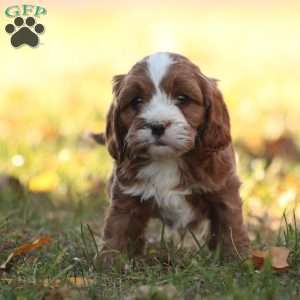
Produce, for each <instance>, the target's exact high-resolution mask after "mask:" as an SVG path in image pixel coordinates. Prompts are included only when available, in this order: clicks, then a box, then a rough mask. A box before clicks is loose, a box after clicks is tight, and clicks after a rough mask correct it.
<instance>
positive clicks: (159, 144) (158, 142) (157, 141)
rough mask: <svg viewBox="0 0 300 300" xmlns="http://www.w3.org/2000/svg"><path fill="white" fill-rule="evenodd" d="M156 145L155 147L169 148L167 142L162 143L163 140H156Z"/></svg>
mask: <svg viewBox="0 0 300 300" xmlns="http://www.w3.org/2000/svg"><path fill="white" fill-rule="evenodd" d="M154 145H155V146H160V147H167V146H168V145H167V144H166V143H165V142H163V141H161V140H156V141H155V142H154Z"/></svg>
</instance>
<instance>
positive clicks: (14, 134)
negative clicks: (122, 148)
mask: <svg viewBox="0 0 300 300" xmlns="http://www.w3.org/2000/svg"><path fill="white" fill-rule="evenodd" d="M48 2H49V3H48V5H47V9H48V15H47V16H45V17H44V18H43V20H41V21H43V22H42V23H43V24H44V25H45V27H46V32H45V34H44V35H43V36H41V40H42V45H41V46H40V47H39V48H37V49H30V48H29V47H23V48H20V49H17V50H16V49H12V47H11V45H10V43H9V39H8V37H7V36H6V35H5V34H3V35H1V36H0V42H1V47H2V48H1V57H0V63H1V68H2V69H1V70H2V73H3V74H5V76H2V77H1V78H0V170H1V173H0V263H2V262H4V261H5V260H6V258H7V256H8V255H9V254H10V253H11V252H12V251H13V250H14V249H15V248H16V247H18V246H20V245H22V244H23V243H28V242H30V241H34V240H35V239H36V238H38V237H40V236H41V235H43V234H49V235H51V236H52V238H53V240H52V243H50V244H49V245H45V246H43V247H42V248H40V249H37V250H35V251H33V252H31V253H28V254H26V255H23V256H20V257H18V258H15V259H13V261H12V263H11V265H10V268H9V270H7V271H6V272H4V271H0V300H2V299H3V300H7V299H8V300H10V299H22V300H23V299H30V300H36V299H45V300H52V299H55V300H56V299H58V300H60V299H125V298H126V297H127V296H128V297H129V298H128V299H130V297H131V298H132V299H134V297H135V296H136V297H138V294H139V293H140V294H142V295H140V299H166V298H167V296H166V295H164V293H167V294H169V296H168V297H169V298H170V299H175V298H176V297H175V296H174V295H173V296H172V293H173V294H174V291H173V290H174V287H176V293H178V294H179V296H178V297H179V298H181V299H182V298H183V299H189V300H193V299H235V300H236V299H251V300H254V299H279V300H281V299H300V295H299V293H300V292H299V289H300V287H299V285H300V283H299V282H300V280H299V279H300V269H299V262H300V259H299V258H300V231H299V225H297V224H299V221H298V223H297V220H299V216H300V209H299V207H298V199H299V193H300V184H299V180H300V176H299V174H300V161H299V140H300V139H299V138H300V130H299V94H300V89H299V76H300V73H299V72H300V61H299V51H298V49H299V47H300V42H299V41H300V40H299V39H297V38H295V37H298V36H299V34H300V31H299V28H300V21H299V20H300V19H299V16H298V13H297V12H298V11H299V7H298V6H299V5H298V4H296V3H295V1H293V0H291V1H285V2H284V3H283V2H282V3H280V1H279V2H278V3H277V2H276V4H275V3H272V4H271V3H267V2H266V4H264V5H263V4H262V3H258V2H256V1H254V2H253V1H252V2H251V4H250V2H249V6H248V4H246V3H244V1H243V2H242V1H241V3H238V1H234V4H227V2H226V4H225V2H224V3H223V4H221V3H212V4H209V5H208V4H206V5H202V2H201V1H200V2H199V4H196V2H195V1H185V2H184V3H183V2H182V3H181V4H178V5H177V6H175V5H172V9H170V5H169V4H168V3H166V4H163V3H161V1H160V2H157V1H148V2H147V3H146V2H145V1H144V2H143V4H141V5H131V4H129V3H128V4H127V1H126V3H125V4H121V2H120V3H118V5H113V6H109V5H107V6H105V5H104V6H101V5H99V6H97V5H92V4H91V6H88V5H87V6H78V7H77V6H76V5H77V4H76V3H75V2H74V3H72V9H71V8H70V7H69V8H67V7H65V6H61V5H60V4H59V5H58V4H55V3H56V2H57V1H51V4H50V1H48ZM52 2H53V3H52ZM79 2H80V1H79ZM79 2H78V3H79ZM152 2H153V3H152ZM57 3H58V2H57ZM113 3H114V2H113ZM73 8H74V9H73ZM152 12H155V15H154V14H153V13H152ZM78 20H80V21H78ZM7 21H8V20H7V19H5V18H2V19H1V20H0V22H2V23H1V24H0V25H1V27H2V28H4V26H5V25H6V23H7ZM129 35H130V37H129ZM95 36H96V37H97V38H95ZM98 37H99V38H98ZM132 37H134V38H132ZM91 45H92V47H91ZM160 50H163V51H164V50H166V51H172V52H178V53H182V54H184V55H186V56H188V57H189V58H191V60H193V61H194V62H196V63H197V64H198V65H199V66H200V67H201V69H202V70H203V72H204V73H205V74H207V75H209V76H212V77H215V78H219V79H220V80H221V81H220V88H221V90H222V92H223V94H224V97H225V100H226V103H227V105H228V108H229V111H230V115H231V123H232V134H233V138H234V142H235V145H236V149H237V152H238V156H237V158H238V167H239V174H240V175H241V179H242V182H243V185H242V187H241V194H242V198H243V201H244V213H245V218H246V223H247V226H248V231H249V235H250V238H251V241H252V246H253V247H254V248H263V247H266V246H271V245H284V246H286V247H288V248H289V249H290V250H291V255H290V257H289V263H290V268H289V269H288V270H286V271H285V272H274V271H272V270H271V268H270V265H269V264H266V266H265V268H264V269H263V270H262V271H259V272H258V271H256V270H254V269H253V267H252V266H251V265H250V264H247V263H246V264H241V263H238V262H235V263H234V262H230V263H229V262H222V261H220V259H219V257H218V253H213V254H210V253H208V252H207V250H206V249H205V247H203V248H202V246H201V245H198V244H197V242H198V240H197V235H195V236H192V234H190V235H189V241H188V242H189V243H187V245H186V247H185V248H184V250H183V251H177V250H176V247H174V245H172V244H170V242H168V241H169V238H168V232H167V230H166V232H163V233H162V234H161V235H160V229H159V224H156V225H155V224H154V225H155V226H154V229H151V230H150V232H149V234H150V237H152V236H154V237H155V238H156V240H158V244H160V245H161V246H162V249H161V248H159V247H158V248H157V247H156V246H155V247H154V246H153V247H154V248H151V247H152V246H151V247H150V248H149V251H148V256H147V257H146V258H145V259H143V260H138V261H128V260H127V259H126V258H122V259H120V261H119V263H118V264H117V266H116V268H115V269H111V270H103V269H102V268H101V265H98V264H97V260H96V262H95V261H94V257H95V256H96V254H97V247H96V246H95V245H98V244H99V241H100V239H101V236H100V233H101V228H102V222H103V215H104V208H105V207H106V205H107V201H108V199H107V198H106V196H105V193H104V186H105V183H106V181H107V177H108V174H109V172H110V170H111V159H110V158H109V156H108V154H107V151H106V150H105V149H104V148H103V147H98V146H95V145H94V144H93V143H91V142H90V141H88V140H87V139H86V138H85V134H84V133H85V132H86V131H89V130H95V131H99V130H102V129H103V128H104V126H105V120H104V117H105V114H106V111H107V109H108V105H109V103H110V100H111V78H112V76H113V75H115V74H119V73H124V72H126V71H127V70H128V69H129V68H130V66H131V65H132V64H133V63H134V62H136V61H137V60H138V59H140V58H142V57H143V56H145V55H147V54H149V53H153V52H155V51H160ZM58 53H59V54H58ZM16 70H18V72H16ZM28 70H30V72H28ZM282 135H283V136H285V137H286V138H287V140H288V141H292V142H293V143H294V146H293V145H291V143H288V144H286V143H283V144H282V146H278V143H277V142H278V137H280V136H282ZM274 141H275V142H274ZM270 142H271V144H270ZM295 149H296V150H295ZM295 152H297V153H298V156H297V155H294V154H293V153H295ZM297 153H296V154H297ZM7 175H9V176H13V178H15V179H16V180H17V181H16V180H10V181H9V180H7V178H6V177H5V176H7ZM1 176H4V177H1ZM3 178H6V179H3ZM157 226H158V228H156V227H157ZM89 228H90V229H89ZM155 228H156V229H155ZM190 245H193V247H190ZM164 247H168V249H167V250H168V251H166V249H165V248H164ZM200 248H201V251H200V250H199V249H200ZM122 266H123V267H124V266H125V268H122ZM74 278H77V281H76V282H75V284H74V282H73V281H74ZM141 286H144V288H142V290H143V291H144V294H143V291H141V290H139V287H141ZM145 286H146V287H148V288H150V290H148V291H145V290H147V289H146V288H145ZM160 287H163V289H164V290H165V292H161V291H160V290H159V289H160ZM138 290H139V291H138ZM151 297H152V298H151Z"/></svg>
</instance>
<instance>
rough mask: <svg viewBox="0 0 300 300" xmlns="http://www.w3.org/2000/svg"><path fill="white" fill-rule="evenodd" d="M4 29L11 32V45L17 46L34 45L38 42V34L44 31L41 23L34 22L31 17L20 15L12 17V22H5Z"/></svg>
mask: <svg viewBox="0 0 300 300" xmlns="http://www.w3.org/2000/svg"><path fill="white" fill-rule="evenodd" d="M5 31H6V32H7V33H8V34H11V38H10V42H11V44H12V46H13V47H15V48H18V47H19V46H21V45H28V46H30V47H36V46H37V45H38V44H39V35H40V34H41V33H43V32H44V31H45V27H44V25H42V24H36V21H35V19H34V18H33V17H28V18H26V20H25V22H24V19H23V18H22V17H17V18H15V19H14V24H7V25H6V26H5Z"/></svg>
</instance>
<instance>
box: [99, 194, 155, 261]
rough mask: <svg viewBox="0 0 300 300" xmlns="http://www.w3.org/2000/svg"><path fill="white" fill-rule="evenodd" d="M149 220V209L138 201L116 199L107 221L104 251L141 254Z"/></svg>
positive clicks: (127, 198) (126, 198) (133, 199)
mask: <svg viewBox="0 0 300 300" xmlns="http://www.w3.org/2000/svg"><path fill="white" fill-rule="evenodd" d="M149 218H150V210H149V207H148V206H147V205H146V204H144V203H141V202H140V201H139V200H138V199H135V198H130V197H125V198H122V199H114V200H113V201H112V204H111V206H110V208H109V210H108V215H107V217H106V221H105V226H104V247H103V250H117V251H119V252H121V253H124V254H128V255H130V256H132V255H137V254H141V253H142V251H143V247H144V243H145V238H144V233H145V228H146V225H147V223H148V221H149Z"/></svg>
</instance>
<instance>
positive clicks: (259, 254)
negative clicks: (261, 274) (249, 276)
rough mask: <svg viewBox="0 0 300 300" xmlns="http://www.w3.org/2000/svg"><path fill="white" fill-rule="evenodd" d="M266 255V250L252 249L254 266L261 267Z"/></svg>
mask: <svg viewBox="0 0 300 300" xmlns="http://www.w3.org/2000/svg"><path fill="white" fill-rule="evenodd" d="M267 256H268V251H267V250H253V251H252V262H253V264H254V266H255V267H256V268H258V269H261V268H262V267H263V265H264V263H265V258H266V257H267Z"/></svg>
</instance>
